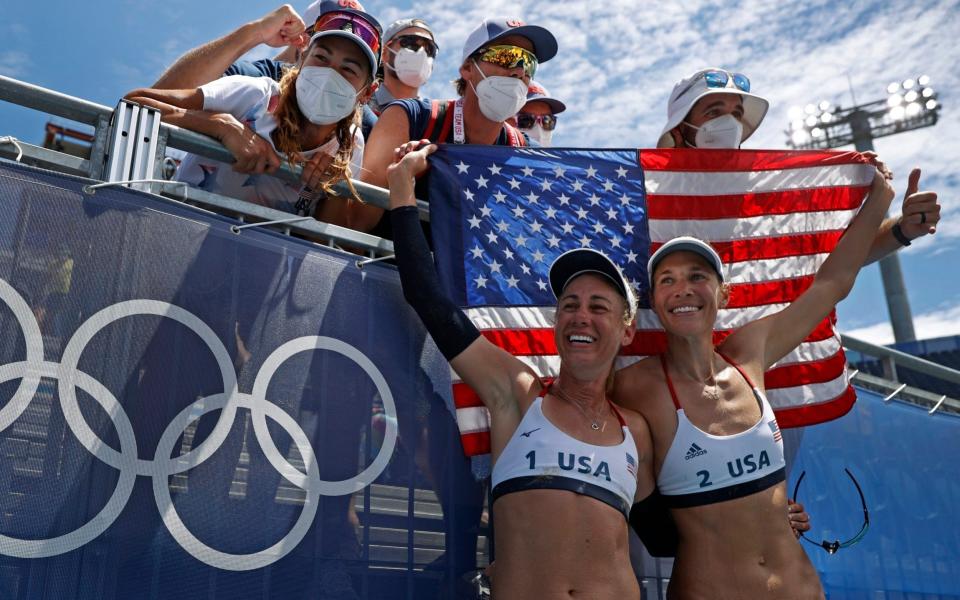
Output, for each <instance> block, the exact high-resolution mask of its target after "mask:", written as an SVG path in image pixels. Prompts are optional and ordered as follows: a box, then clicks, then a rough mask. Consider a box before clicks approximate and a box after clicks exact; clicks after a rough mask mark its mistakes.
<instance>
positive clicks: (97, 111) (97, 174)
mask: <svg viewBox="0 0 960 600" xmlns="http://www.w3.org/2000/svg"><path fill="white" fill-rule="evenodd" d="M0 100H4V101H7V102H12V103H14V104H19V105H21V106H25V107H27V108H31V109H34V110H38V111H41V112H46V113H49V114H51V115H55V116H58V117H62V118H65V119H70V120H73V121H78V122H80V123H86V124H88V125H92V126H94V128H95V134H94V141H93V147H92V149H91V156H90V158H89V159H83V158H78V157H75V156H72V155H69V154H64V153H61V152H57V151H55V150H49V149H47V148H43V147H40V146H35V145H32V144H27V143H25V142H22V141H19V140H16V144H14V143H12V142H9V141H7V142H6V143H2V142H0V156H3V157H6V158H15V157H16V156H17V155H18V154H19V155H20V156H21V160H23V159H25V160H27V161H29V162H32V163H34V164H38V165H40V166H45V167H49V168H53V169H56V170H58V171H61V172H66V173H71V174H74V175H81V176H84V177H88V178H90V179H94V180H100V179H101V177H102V174H103V173H102V171H103V162H104V156H105V155H106V152H107V139H108V135H109V131H110V122H111V117H112V116H113V109H111V108H110V107H108V106H104V105H102V104H96V103H94V102H89V101H87V100H83V99H80V98H75V97H73V96H68V95H66V94H62V93H60V92H56V91H53V90H49V89H46V88H43V87H40V86H36V85H33V84H30V83H26V82H23V81H19V80H16V79H12V78H9V77H4V76H0ZM3 133H4V132H2V131H0V136H2V135H3ZM160 136H161V140H160V146H161V148H164V147H166V146H169V147H171V148H177V149H179V150H184V151H186V152H191V153H195V154H199V155H201V156H205V157H208V158H212V159H215V160H220V161H223V162H228V163H229V162H233V156H232V155H231V154H230V152H229V151H228V150H227V149H226V148H224V147H223V146H222V145H221V144H220V143H219V142H217V141H216V140H214V139H213V138H210V137H207V136H205V135H201V134H199V133H195V132H193V131H188V130H185V129H181V128H179V127H175V126H172V125H168V124H165V123H164V124H161V126H160ZM161 155H162V151H161ZM300 172H301V168H300V167H297V166H292V165H290V164H288V163H286V162H284V164H283V165H282V166H281V168H280V170H279V171H278V172H277V174H276V176H277V177H280V178H281V179H284V180H286V181H289V182H292V183H298V182H299V181H300ZM353 184H354V187H355V188H356V190H357V193H358V194H359V195H360V197H361V198H362V199H363V200H364V201H365V202H368V203H370V204H372V205H374V206H378V207H380V208H387V207H388V196H387V194H388V192H387V190H385V189H383V188H379V187H376V186H372V185H369V184H365V183H363V182H360V181H356V180H353ZM157 188H158V189H159V191H160V192H161V193H162V195H164V196H166V197H168V198H172V199H174V200H177V201H180V202H186V203H188V204H191V205H195V206H201V207H205V208H210V209H213V210H214V211H215V212H218V213H220V214H224V213H225V214H227V215H231V216H235V217H237V218H238V219H239V220H240V221H243V222H246V221H253V222H263V221H278V222H279V229H280V230H281V231H282V232H284V233H287V234H290V233H292V232H296V233H300V234H303V235H306V236H308V237H314V238H320V239H323V240H327V241H328V242H329V243H330V245H333V246H335V245H336V244H337V243H340V244H344V245H348V246H352V247H356V248H362V249H364V250H365V251H367V252H368V253H369V254H370V255H371V256H373V255H381V256H382V255H389V254H392V253H393V244H392V243H391V242H390V241H388V240H384V239H382V238H379V237H377V236H373V235H369V234H366V233H362V232H358V231H354V230H351V229H347V228H345V227H339V226H337V225H332V224H329V223H323V222H320V221H316V220H313V219H311V220H299V221H296V222H290V221H291V219H290V217H291V215H289V214H288V213H284V212H280V211H277V210H273V209H269V208H266V207H262V206H258V205H255V204H250V203H248V202H243V201H241V200H237V199H235V198H229V197H226V196H221V195H218V194H212V193H210V192H207V191H204V190H200V189H197V188H192V187H189V186H186V185H184V184H182V183H179V182H164V183H160V184H157ZM335 189H336V190H337V191H338V192H339V193H341V194H343V195H348V193H349V192H348V188H347V185H346V183H344V182H341V183H339V184H338V185H337V186H335ZM418 204H419V206H420V212H421V217H422V218H424V219H429V209H428V207H427V204H426V202H423V201H420V200H418ZM238 230H239V228H235V231H238ZM842 343H843V346H844V348H847V349H849V350H853V351H856V352H859V353H861V354H864V355H866V356H870V357H873V358H877V359H879V360H880V361H881V362H882V364H883V369H884V377H877V376H873V375H869V374H867V373H861V372H859V371H854V372H853V374H852V375H851V378H852V379H854V380H855V381H856V382H857V385H862V386H863V387H866V388H869V389H873V390H876V391H879V392H881V393H884V394H885V395H886V399H888V400H890V399H894V398H896V399H900V400H904V401H907V402H912V403H915V404H921V405H923V406H927V407H929V408H930V413H934V412H936V411H937V410H941V409H943V410H948V411H950V412H957V413H960V400H958V399H956V398H952V397H948V396H946V395H942V396H938V395H936V394H932V393H930V392H928V391H925V390H922V389H918V388H914V387H911V386H908V385H906V384H901V383H900V382H899V380H898V378H897V366H901V367H904V368H908V369H911V370H913V371H916V372H918V373H922V374H924V375H928V376H930V377H934V378H937V379H940V380H943V381H947V382H949V383H952V384H956V386H957V390H958V392H957V394H956V395H957V396H958V397H960V371H958V370H956V369H951V368H949V367H945V366H943V365H939V364H937V363H934V362H931V361H928V360H925V359H922V358H918V357H916V356H913V355H910V354H906V353H904V352H899V351H897V350H893V349H890V348H886V347H884V346H878V345H875V344H871V343H869V342H866V341H863V340H859V339H856V338H852V337H850V336H848V335H844V336H842Z"/></svg>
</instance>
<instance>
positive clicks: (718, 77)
mask: <svg viewBox="0 0 960 600" xmlns="http://www.w3.org/2000/svg"><path fill="white" fill-rule="evenodd" d="M701 79H703V81H704V83H706V84H707V87H708V88H725V87H729V85H728V84H729V83H730V80H731V79H732V80H733V87H734V88H735V89H738V90H740V91H741V92H749V91H750V79H748V78H747V76H746V75H744V74H743V73H728V72H727V71H704V72H703V73H701V74H700V75H699V76H698V77H697V78H696V79H694V80H693V81H691V82H690V83H689V85H687V87H686V88H684V90H683V91H682V92H680V93H679V94H677V99H679V98H680V97H681V96H683V95H684V94H686V93H687V92H689V91H690V90H691V89H693V86H694V85H696V83H697V82H698V81H700V80H701Z"/></svg>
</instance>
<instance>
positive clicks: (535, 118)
mask: <svg viewBox="0 0 960 600" xmlns="http://www.w3.org/2000/svg"><path fill="white" fill-rule="evenodd" d="M537 123H540V125H541V126H543V130H544V131H553V130H554V129H556V128H557V116H556V115H534V114H531V113H523V112H522V113H517V127H519V128H520V129H531V128H532V127H533V126H534V125H536V124H537Z"/></svg>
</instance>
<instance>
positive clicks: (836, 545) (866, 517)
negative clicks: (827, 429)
mask: <svg viewBox="0 0 960 600" xmlns="http://www.w3.org/2000/svg"><path fill="white" fill-rule="evenodd" d="M843 470H844V471H846V472H847V477H849V478H850V481H852V482H853V485H854V486H855V487H856V488H857V494H859V495H860V506H861V507H863V525H861V526H860V531H858V532H857V535H855V536H853V537H852V538H850V539H849V540H847V541H845V542H841V541H840V540H834V541H832V542H829V541H827V540H823V541H821V542H820V543H819V544H818V543H817V542H815V541H813V540H811V539H810V538H808V537H807V536H805V535H804V534H803V532H802V531H801V532H800V539H802V540H803V541H805V542H807V543H808V544H812V545H814V546H819V547H820V548H823V549H824V550H826V552H827V554H836V553H837V550H839V549H840V548H848V547H850V546H852V545H854V544H856V543H857V542H859V541H860V540H862V539H863V538H864V536H865V535H867V529H869V528H870V513H869V512H868V511H867V500H866V499H865V498H864V497H863V490H861V489H860V484H859V483H857V480H856V478H854V476H853V473H851V472H850V470H849V469H846V468H844V469H843ZM806 474H807V472H806V471H803V472H801V473H800V479H797V483H796V485H794V486H793V500H794V502H799V498H797V494H799V492H800V482H802V481H803V478H804V476H805V475H806Z"/></svg>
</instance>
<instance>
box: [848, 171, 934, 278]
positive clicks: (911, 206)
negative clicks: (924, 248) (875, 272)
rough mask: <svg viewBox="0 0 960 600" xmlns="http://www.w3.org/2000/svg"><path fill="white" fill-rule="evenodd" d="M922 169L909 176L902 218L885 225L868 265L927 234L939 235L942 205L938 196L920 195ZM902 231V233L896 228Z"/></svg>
mask: <svg viewBox="0 0 960 600" xmlns="http://www.w3.org/2000/svg"><path fill="white" fill-rule="evenodd" d="M919 184H920V169H914V170H913V171H912V172H911V173H910V178H909V180H908V182H907V192H906V194H904V198H903V205H902V206H901V208H900V216H898V217H890V218H887V219H885V220H884V221H883V224H882V225H881V226H880V231H878V232H877V237H876V238H875V239H874V240H873V246H871V247H870V254H869V255H868V256H867V262H866V264H870V263H872V262H875V261H878V260H880V259H881V258H883V257H884V256H886V255H888V254H890V253H893V252H896V251H897V250H900V249H901V248H903V247H904V246H905V245H906V244H905V243H904V242H905V241H906V242H911V241H913V240H915V239H917V238H920V237H923V236H925V235H928V234H933V233H936V231H937V223H939V222H940V204H939V203H938V202H937V193H936V192H921V191H918V190H919V188H920V186H919ZM897 227H899V233H897V230H896V229H895V228H897Z"/></svg>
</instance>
